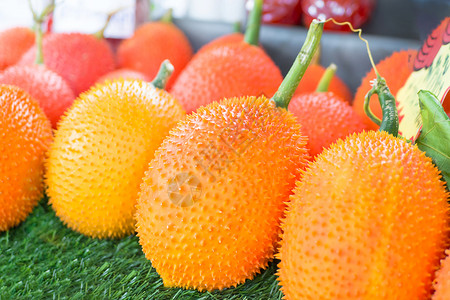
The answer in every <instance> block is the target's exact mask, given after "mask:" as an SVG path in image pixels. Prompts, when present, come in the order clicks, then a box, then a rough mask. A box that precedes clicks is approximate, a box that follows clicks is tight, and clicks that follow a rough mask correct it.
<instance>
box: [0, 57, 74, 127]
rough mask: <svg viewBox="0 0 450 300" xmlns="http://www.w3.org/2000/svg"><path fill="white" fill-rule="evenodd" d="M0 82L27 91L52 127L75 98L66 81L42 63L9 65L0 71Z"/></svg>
mask: <svg viewBox="0 0 450 300" xmlns="http://www.w3.org/2000/svg"><path fill="white" fill-rule="evenodd" d="M0 83H4V84H10V85H15V86H17V87H20V88H21V89H23V90H25V91H26V92H28V93H29V94H30V95H31V96H32V97H33V98H34V99H36V100H37V101H38V102H39V106H40V107H41V108H42V110H43V111H44V113H45V114H46V116H47V117H48V119H49V120H50V122H51V123H52V127H53V128H56V123H57V122H58V121H59V119H60V117H61V115H62V114H63V113H64V111H65V110H66V109H67V108H68V107H69V106H70V105H71V104H72V102H73V100H74V99H75V95H74V94H73V92H72V90H71V89H70V87H69V85H68V84H67V82H66V81H65V80H64V79H63V78H62V77H61V76H59V75H58V74H56V73H55V72H53V71H52V70H49V69H48V68H47V67H45V66H43V65H32V66H12V67H9V68H7V69H6V70H5V71H4V72H3V73H0Z"/></svg>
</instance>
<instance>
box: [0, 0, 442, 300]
mask: <svg viewBox="0 0 450 300" xmlns="http://www.w3.org/2000/svg"><path fill="white" fill-rule="evenodd" d="M45 13H48V11H46V12H45ZM261 13H262V1H261V0H259V1H255V6H254V9H253V11H252V14H251V16H250V20H249V23H248V26H247V30H246V32H245V34H244V35H241V34H236V33H235V34H231V35H229V36H225V37H221V38H219V39H217V40H215V41H212V42H211V43H209V44H207V45H205V46H204V47H203V48H202V49H200V50H199V51H198V52H197V53H195V54H193V53H192V49H191V47H190V45H189V41H188V40H187V38H186V37H185V36H184V34H183V33H182V31H181V30H180V29H178V28H176V27H175V25H173V24H172V23H171V22H170V20H169V21H167V20H164V21H154V22H150V23H147V24H145V25H143V26H142V27H140V28H139V29H138V30H137V31H136V33H135V34H134V36H132V37H131V38H129V39H127V40H124V41H123V42H122V43H121V45H120V46H119V48H118V51H117V53H115V54H114V53H113V52H112V51H111V49H110V48H109V46H108V44H107V42H106V41H105V40H104V39H103V38H102V37H101V35H100V36H99V35H97V36H94V35H88V34H79V33H75V34H62V33H48V34H43V33H42V32H41V31H40V26H36V32H35V33H34V34H33V33H31V32H29V31H28V30H26V29H17V28H16V29H11V30H7V31H5V32H2V33H0V45H8V47H9V48H7V49H8V50H7V52H6V54H4V53H3V52H2V53H0V67H2V69H4V70H3V71H1V73H0V137H1V139H0V153H1V156H0V231H2V232H4V233H2V235H4V236H6V235H7V237H6V240H7V241H8V240H9V235H14V232H15V231H14V230H15V229H13V228H14V227H15V228H16V229H17V228H20V226H21V225H19V224H20V223H21V222H23V221H24V220H25V219H26V218H27V217H28V215H29V214H30V213H31V212H32V210H33V209H34V208H35V207H36V206H37V205H38V203H39V201H40V200H41V199H42V198H43V196H44V194H45V195H46V197H48V203H49V204H50V205H51V209H52V210H53V211H54V212H55V214H56V216H57V217H58V218H59V219H60V220H61V221H62V223H63V224H64V225H65V226H67V227H68V228H70V229H71V230H73V231H75V232H78V233H79V234H81V235H83V236H87V237H89V239H91V240H103V239H107V240H108V239H123V240H126V239H128V238H129V236H130V235H133V234H134V233H137V237H138V239H139V244H140V246H141V248H142V252H143V253H144V254H145V257H146V258H147V259H148V260H150V261H151V264H152V267H153V268H154V269H155V270H156V272H157V273H158V274H159V276H160V278H161V279H162V282H163V284H164V286H165V287H167V288H183V289H187V290H191V289H194V290H197V291H199V292H204V291H208V292H215V291H222V290H224V291H227V290H232V289H233V288H235V289H236V290H237V289H238V288H239V286H241V284H243V283H245V282H246V281H247V282H248V281H249V280H252V279H254V278H255V276H257V274H258V273H260V272H261V271H262V270H263V269H266V268H268V266H269V264H271V262H272V261H273V260H274V259H276V260H279V261H280V262H279V264H278V266H277V276H278V277H277V280H278V282H279V285H280V287H281V291H282V292H283V294H284V296H285V297H286V299H360V298H370V299H429V298H430V297H433V299H448V298H449V297H450V292H449V290H450V287H449V286H450V284H449V282H450V277H449V276H450V270H449V262H448V260H449V259H448V258H446V259H445V260H444V258H445V253H446V249H448V247H449V246H450V243H449V242H450V239H449V233H450V232H449V229H450V227H449V222H450V218H449V217H450V216H449V205H448V200H449V192H448V187H447V185H446V182H445V181H444V178H445V179H447V180H448V177H446V176H447V175H446V174H448V173H447V172H448V165H449V162H448V161H445V157H447V158H448V152H447V153H446V152H445V151H446V150H448V149H449V147H448V145H445V143H446V142H447V143H448V137H449V136H450V129H449V127H448V124H449V120H448V116H447V115H446V114H445V113H444V110H443V108H442V106H440V105H439V104H438V100H437V99H436V97H435V96H434V95H433V94H432V93H430V92H427V91H421V92H420V93H419V99H420V100H419V101H420V105H421V106H422V107H423V119H424V130H427V135H426V138H428V139H427V140H425V137H422V138H421V139H420V140H417V141H416V143H414V142H411V141H408V140H406V139H405V138H403V137H402V136H401V135H399V115H398V109H397V105H398V103H396V101H395V98H394V96H393V95H395V94H396V93H397V91H398V90H399V89H400V88H401V87H402V86H403V84H404V83H405V81H406V80H407V78H408V75H409V74H410V73H411V72H412V71H413V69H412V63H411V61H412V60H413V59H414V57H415V55H416V52H415V50H409V51H402V52H398V53H393V54H392V55H391V56H390V57H388V58H386V59H385V60H383V61H381V62H380V63H378V64H377V65H376V68H374V70H373V72H372V73H370V72H369V73H368V75H367V77H366V78H364V79H362V83H361V86H360V88H359V89H358V91H357V93H356V95H355V98H354V99H352V98H351V93H350V91H349V89H348V88H347V87H346V86H345V84H344V83H343V81H342V80H340V79H339V78H338V77H336V76H335V75H334V74H335V71H336V66H335V65H330V66H329V67H328V68H324V67H322V66H320V65H318V63H317V62H312V61H313V56H314V54H315V52H316V50H317V48H318V47H319V44H320V39H321V35H322V31H323V28H324V23H323V22H318V21H316V20H314V21H312V23H311V25H310V28H309V31H308V34H307V37H306V39H305V43H304V45H303V47H302V49H301V50H300V52H299V55H298V56H297V58H296V59H295V61H294V63H293V65H292V67H291V69H290V71H289V73H288V74H287V75H286V76H285V78H283V77H282V75H281V72H280V70H279V69H278V67H277V66H276V65H275V63H274V62H273V61H272V60H271V58H270V57H269V56H268V55H267V54H266V52H265V51H264V49H263V48H262V47H261V46H260V45H259V43H258V34H259V27H260V21H261ZM34 17H35V21H36V24H38V25H39V24H40V23H42V22H43V20H44V19H45V14H42V15H40V16H37V15H34ZM446 22H447V23H448V24H449V28H450V21H446ZM34 40H35V41H36V44H34ZM2 47H4V46H2ZM1 54H3V56H1ZM311 62H312V63H311ZM378 72H379V73H378ZM380 74H381V75H383V76H384V78H381V77H380ZM373 79H375V80H373ZM150 80H151V81H150ZM370 80H373V81H372V83H368V82H369V81H370ZM367 93H368V95H373V97H372V99H370V96H368V97H365V94H367ZM375 98H376V99H375ZM370 100H371V102H370V103H369V101H370ZM374 102H376V103H378V105H374V106H372V103H374ZM430 103H432V105H434V106H433V107H435V108H434V109H435V112H439V113H435V114H434V115H433V116H434V117H435V118H433V119H431V121H429V120H428V119H427V118H426V116H427V115H426V113H427V107H429V105H430ZM366 114H367V115H368V117H366ZM438 116H439V118H442V119H437V118H438ZM372 120H375V121H377V120H378V121H379V124H378V125H376V124H375V125H374V123H372ZM442 120H443V121H442ZM428 121H429V122H428ZM430 122H431V123H430ZM433 122H434V123H433ZM437 123H440V124H439V125H437ZM430 124H431V125H430ZM442 124H443V125H442ZM435 126H437V127H439V128H440V131H439V132H438V139H439V138H442V140H443V141H444V149H446V150H444V152H443V153H442V151H441V152H440V154H441V156H435V154H434V153H433V152H428V151H427V150H424V148H423V147H422V146H421V145H427V146H430V145H431V146H433V145H435V144H433V143H435V142H434V140H436V138H434V140H433V138H432V137H433V134H434V132H436V130H435V131H433V130H432V129H430V130H428V129H429V128H430V127H431V128H434V127H435ZM52 130H53V131H52ZM428 133H430V134H428ZM441 144H442V143H441ZM440 147H442V145H440ZM445 147H447V148H445ZM425 148H426V147H425ZM439 149H442V148H439ZM429 156H431V157H429ZM442 156H443V157H444V159H443V160H442ZM432 159H433V160H432ZM44 199H45V200H46V198H44ZM45 200H44V201H45ZM38 221H39V220H38ZM81 235H80V236H81ZM127 236H128V238H127ZM2 238H3V237H2V236H0V240H2ZM45 240H47V238H45ZM50 240H51V239H50ZM6 244H8V242H6ZM7 247H8V246H7ZM118 248H119V247H118ZM6 249H7V248H6ZM115 251H116V252H117V251H119V249H116V250H115ZM448 251H450V250H447V253H448ZM6 252H7V251H6ZM116 252H115V253H116ZM84 255H85V253H84V252H83V253H80V257H84ZM74 259H76V258H74ZM81 260H82V259H81ZM441 260H442V268H440V263H441ZM107 266H108V265H104V266H102V267H101V268H99V270H100V271H99V272H102V274H105V273H106V272H107V271H108V267H107ZM270 266H271V267H273V265H270ZM132 268H135V265H133V264H130V269H132ZM437 270H438V271H437ZM436 271H437V272H436ZM133 272H138V271H136V270H133V271H132V272H131V271H130V274H131V275H133V276H134V274H135V273H133ZM53 276H55V275H53ZM133 276H131V277H130V276H127V277H126V278H128V277H129V278H128V279H131V278H132V277H133ZM124 280H125V279H124ZM133 280H134V279H133ZM133 280H131V281H133ZM0 281H1V280H0ZM83 289H84V288H83V284H81V288H80V290H81V291H82V290H83ZM1 291H2V290H1V289H0V292H1ZM54 295H55V294H54ZM143 295H145V293H144V294H143ZM103 297H107V295H106V294H104V295H103ZM144 297H150V298H152V297H156V296H155V294H153V295H150V294H147V295H145V296H144Z"/></svg>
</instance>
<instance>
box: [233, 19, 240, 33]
mask: <svg viewBox="0 0 450 300" xmlns="http://www.w3.org/2000/svg"><path fill="white" fill-rule="evenodd" d="M241 27H242V24H241V22H239V21H237V22H234V23H233V33H240V32H241V30H242V28H241Z"/></svg>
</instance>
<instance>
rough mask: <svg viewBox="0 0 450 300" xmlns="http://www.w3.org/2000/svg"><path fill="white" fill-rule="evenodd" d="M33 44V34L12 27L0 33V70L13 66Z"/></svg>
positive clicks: (27, 29) (26, 30)
mask: <svg viewBox="0 0 450 300" xmlns="http://www.w3.org/2000/svg"><path fill="white" fill-rule="evenodd" d="M33 44H34V32H33V30H31V29H30V28H26V27H14V28H10V29H6V30H4V31H2V32H0V70H3V69H6V68H7V67H9V66H12V65H14V64H15V63H16V62H17V61H19V59H20V58H21V57H22V55H23V54H24V53H25V52H26V51H27V50H28V49H30V48H31V46H33Z"/></svg>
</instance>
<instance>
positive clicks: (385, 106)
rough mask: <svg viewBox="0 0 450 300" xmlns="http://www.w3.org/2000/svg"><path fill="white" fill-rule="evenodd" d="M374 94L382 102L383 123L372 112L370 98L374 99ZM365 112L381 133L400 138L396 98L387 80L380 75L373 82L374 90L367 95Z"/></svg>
mask: <svg viewBox="0 0 450 300" xmlns="http://www.w3.org/2000/svg"><path fill="white" fill-rule="evenodd" d="M373 94H377V95H378V100H379V101H380V106H381V111H382V113H383V120H381V121H380V119H378V118H377V117H376V116H375V115H374V114H373V113H372V111H371V110H370V106H369V103H370V97H372V95H373ZM364 111H365V112H366V114H367V116H368V117H369V118H370V119H371V120H372V121H373V122H375V123H376V124H377V125H379V126H380V129H379V131H386V132H388V133H390V134H392V135H393V136H395V137H397V136H398V126H399V125H398V123H399V121H398V111H397V105H396V103H395V98H394V96H393V95H392V94H391V92H390V91H389V88H388V86H387V85H386V80H384V78H382V77H380V75H378V76H377V78H376V79H375V80H374V81H373V84H372V89H371V90H370V91H369V92H368V93H367V95H366V98H365V99H364Z"/></svg>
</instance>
